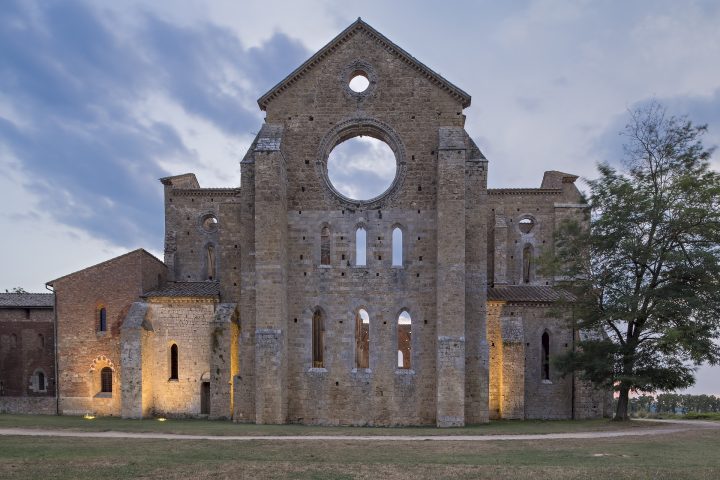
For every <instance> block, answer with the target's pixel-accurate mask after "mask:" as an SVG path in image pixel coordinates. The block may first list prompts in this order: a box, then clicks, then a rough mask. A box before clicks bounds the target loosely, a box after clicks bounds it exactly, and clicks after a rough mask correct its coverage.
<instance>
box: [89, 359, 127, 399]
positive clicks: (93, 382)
mask: <svg viewBox="0 0 720 480" xmlns="http://www.w3.org/2000/svg"><path fill="white" fill-rule="evenodd" d="M106 368H109V369H110V371H111V372H112V392H103V391H102V372H103V370H104V369H106ZM88 373H89V374H90V379H89V386H90V394H91V395H94V396H98V395H103V396H112V395H113V394H114V393H115V392H117V391H118V389H117V384H118V381H119V378H118V371H117V368H116V367H115V364H114V363H113V361H112V360H110V359H109V358H108V357H107V356H105V355H98V356H97V357H95V359H94V360H93V361H92V363H91V365H90V370H89V372H88ZM108 393H109V394H110V395H107V394H108Z"/></svg>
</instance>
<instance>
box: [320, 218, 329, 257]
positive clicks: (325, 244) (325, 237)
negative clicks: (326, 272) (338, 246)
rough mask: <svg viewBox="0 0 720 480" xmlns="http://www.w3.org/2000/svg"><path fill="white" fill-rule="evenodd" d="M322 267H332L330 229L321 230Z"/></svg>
mask: <svg viewBox="0 0 720 480" xmlns="http://www.w3.org/2000/svg"><path fill="white" fill-rule="evenodd" d="M320 265H330V227H327V226H325V227H323V228H322V230H320Z"/></svg>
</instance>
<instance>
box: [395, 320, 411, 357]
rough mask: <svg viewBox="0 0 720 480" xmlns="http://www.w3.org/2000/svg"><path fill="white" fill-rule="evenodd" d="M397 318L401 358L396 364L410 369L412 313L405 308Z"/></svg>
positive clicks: (398, 349)
mask: <svg viewBox="0 0 720 480" xmlns="http://www.w3.org/2000/svg"><path fill="white" fill-rule="evenodd" d="M395 318H396V319H395V330H396V332H395V335H396V337H397V343H396V345H397V351H398V359H399V361H398V364H397V365H396V366H397V368H400V369H404V370H410V369H411V368H412V315H411V314H410V311H409V310H408V309H407V308H403V309H402V310H400V313H398V315H397V317H395Z"/></svg>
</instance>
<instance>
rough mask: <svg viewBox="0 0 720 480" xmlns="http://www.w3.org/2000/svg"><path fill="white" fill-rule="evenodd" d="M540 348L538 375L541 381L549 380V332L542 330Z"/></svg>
mask: <svg viewBox="0 0 720 480" xmlns="http://www.w3.org/2000/svg"><path fill="white" fill-rule="evenodd" d="M541 343H542V350H541V359H540V362H541V365H540V367H541V370H540V377H541V379H542V381H543V382H549V381H550V334H549V333H548V332H547V330H546V331H544V332H543V334H542V337H541Z"/></svg>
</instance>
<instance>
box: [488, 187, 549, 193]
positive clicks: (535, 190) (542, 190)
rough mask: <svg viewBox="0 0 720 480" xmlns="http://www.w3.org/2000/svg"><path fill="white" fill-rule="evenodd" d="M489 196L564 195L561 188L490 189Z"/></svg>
mask: <svg viewBox="0 0 720 480" xmlns="http://www.w3.org/2000/svg"><path fill="white" fill-rule="evenodd" d="M488 195H562V190H561V189H559V188H488Z"/></svg>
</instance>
